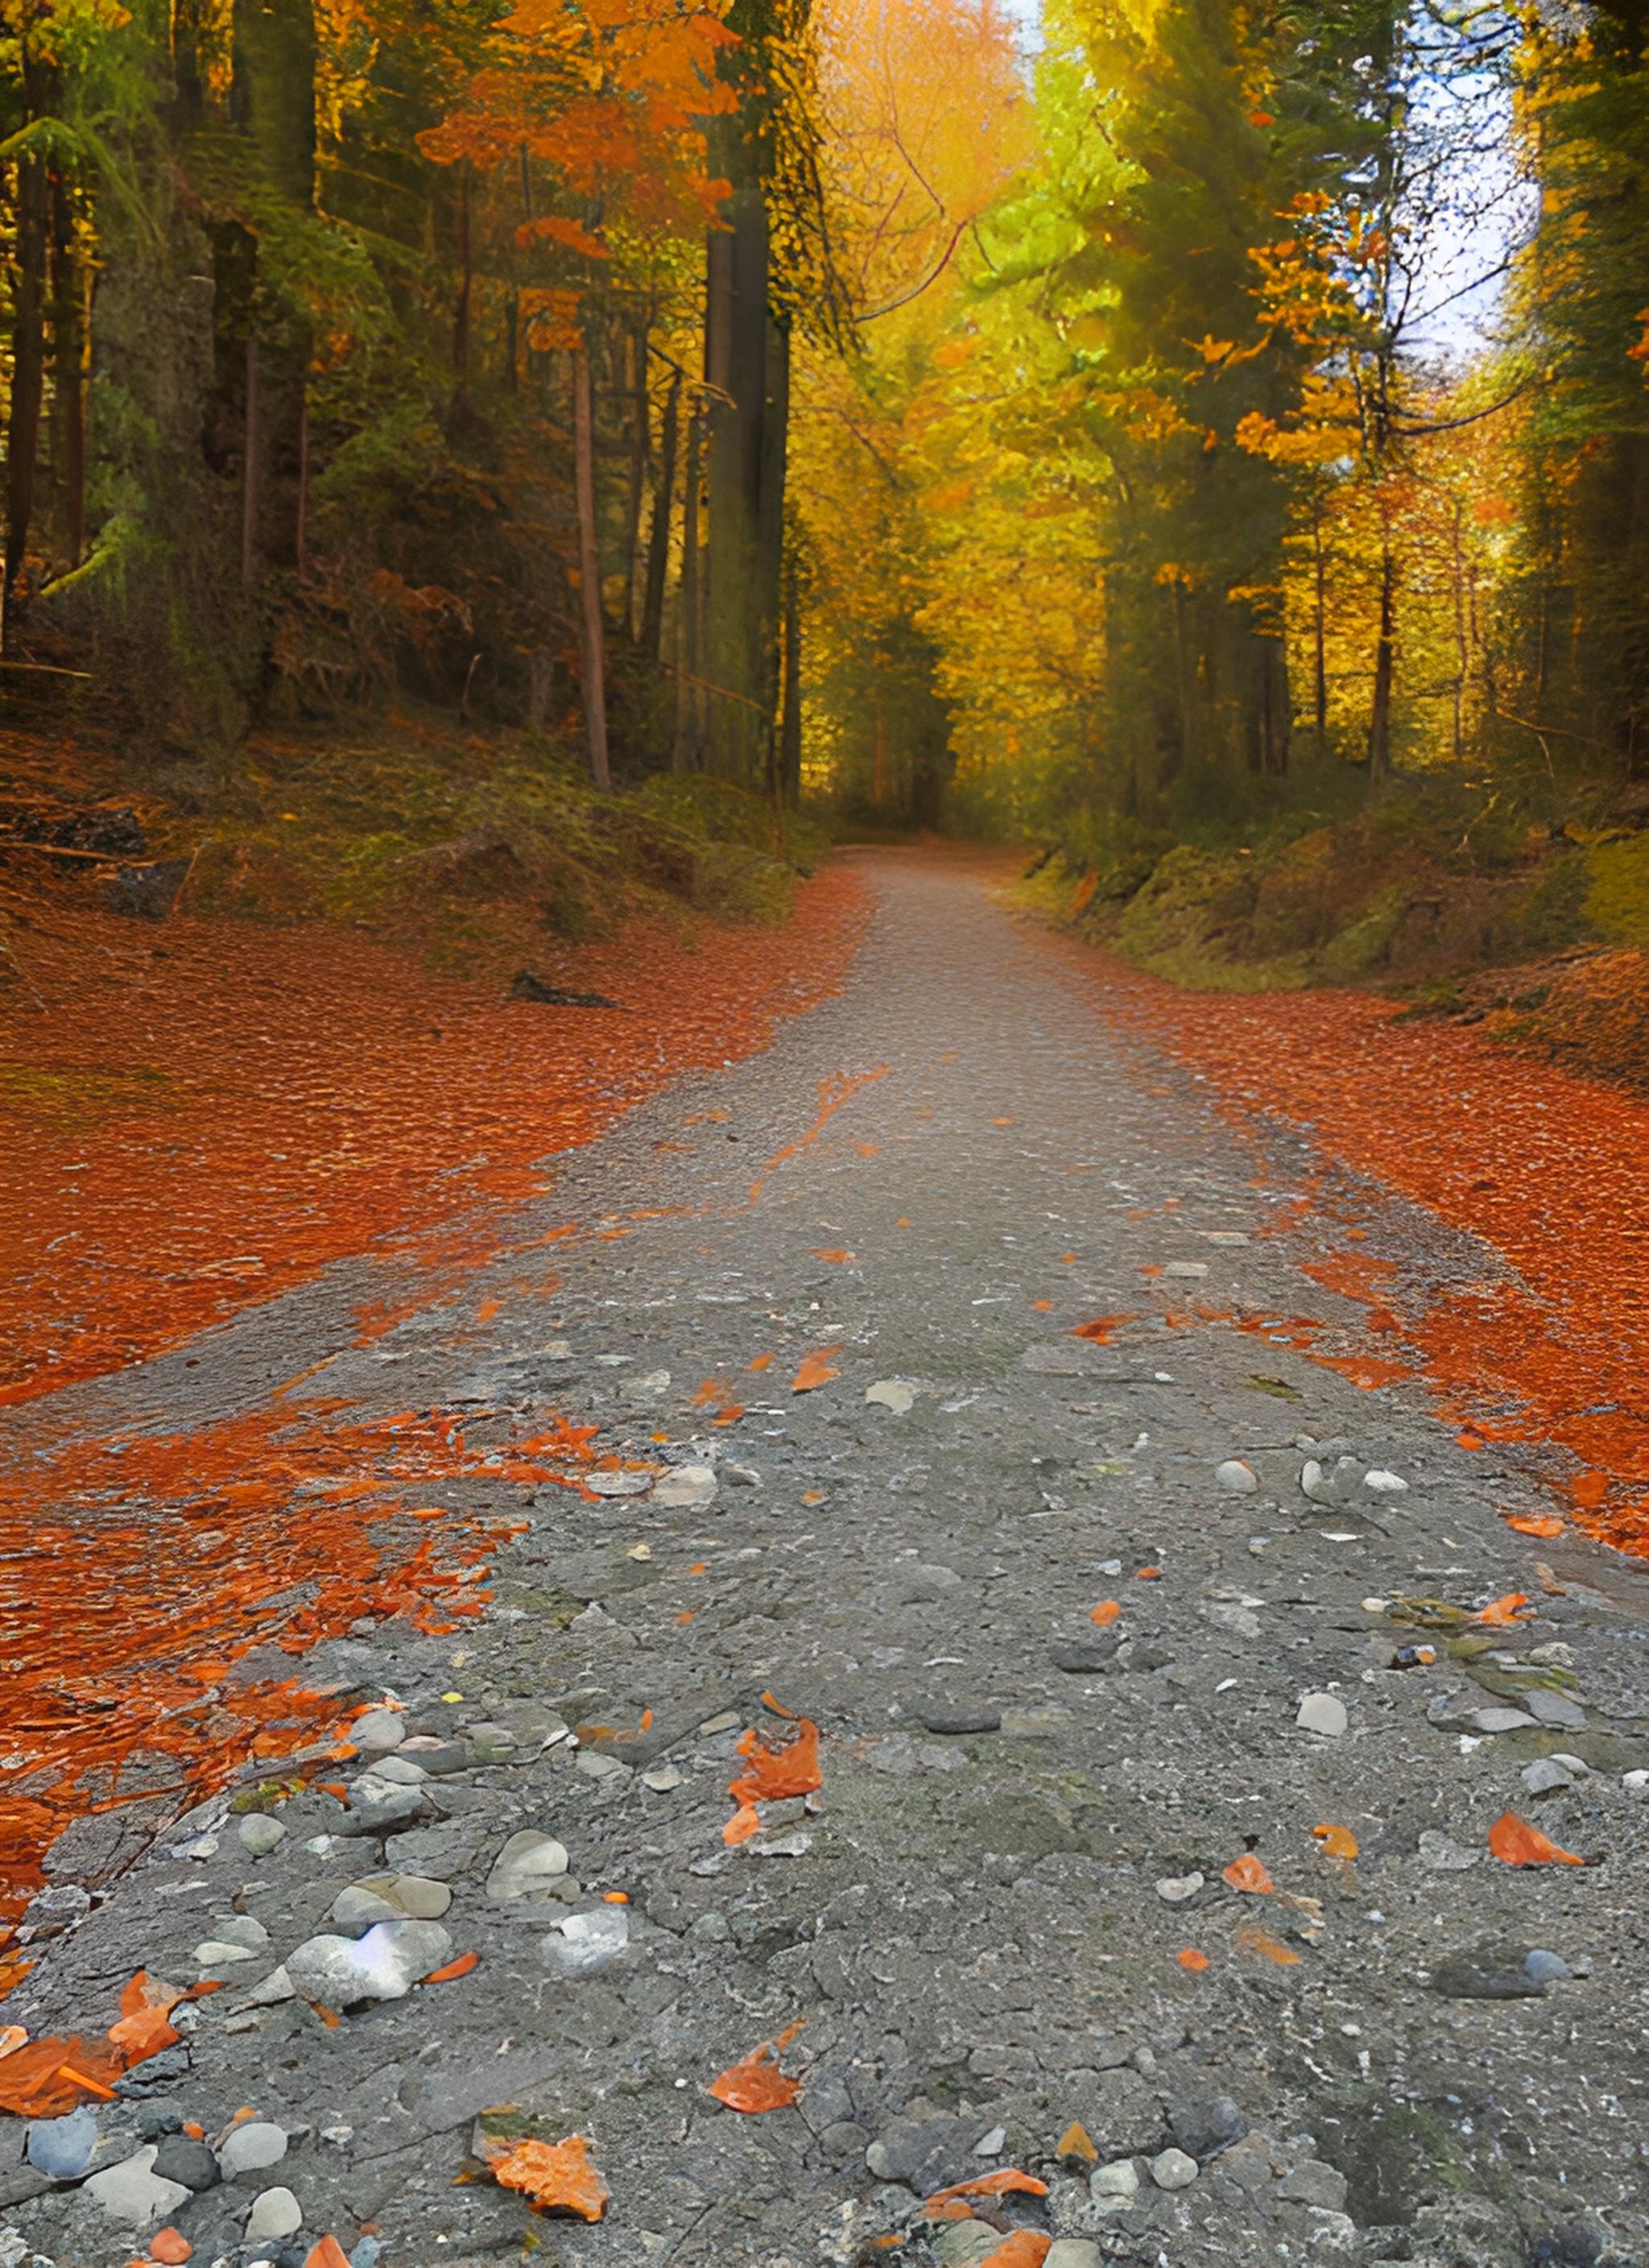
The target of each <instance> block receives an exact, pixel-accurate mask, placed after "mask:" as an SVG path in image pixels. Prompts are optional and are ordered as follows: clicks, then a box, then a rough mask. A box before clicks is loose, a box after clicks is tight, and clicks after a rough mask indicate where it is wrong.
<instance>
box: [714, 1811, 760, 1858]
mask: <svg viewBox="0 0 1649 2268" xmlns="http://www.w3.org/2000/svg"><path fill="white" fill-rule="evenodd" d="M761 1832H762V1815H761V1813H760V1812H759V1811H758V1810H757V1809H756V1808H755V1804H754V1803H741V1804H740V1806H739V1808H738V1810H737V1811H735V1812H734V1814H733V1815H732V1818H731V1819H730V1820H729V1821H728V1822H727V1824H726V1825H725V1827H724V1828H723V1829H722V1830H721V1839H722V1841H723V1842H724V1843H725V1845H727V1847H728V1849H729V1850H730V1851H731V1850H734V1849H736V1848H737V1846H738V1845H740V1843H747V1842H748V1841H749V1840H750V1837H752V1836H753V1835H759V1834H760V1833H761Z"/></svg>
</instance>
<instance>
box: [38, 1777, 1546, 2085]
mask: <svg viewBox="0 0 1649 2268" xmlns="http://www.w3.org/2000/svg"><path fill="white" fill-rule="evenodd" d="M1489 1848H1490V1850H1491V1852H1493V1854H1494V1856H1495V1857H1496V1858H1497V1859H1499V1861H1500V1863H1501V1865H1502V1866H1505V1867H1584V1866H1585V1864H1586V1860H1585V1859H1578V1858H1576V1856H1575V1854H1574V1852H1572V1851H1564V1850H1561V1849H1559V1847H1558V1845H1557V1844H1556V1843H1553V1842H1551V1841H1550V1840H1549V1839H1548V1837H1546V1836H1544V1835H1542V1833H1541V1831H1540V1830H1539V1828H1538V1827H1531V1826H1530V1825H1529V1823H1528V1820H1527V1819H1520V1818H1519V1817H1518V1815H1517V1814H1516V1812H1515V1811H1503V1812H1502V1813H1501V1815H1500V1816H1499V1817H1498V1819H1497V1820H1496V1821H1495V1823H1494V1825H1493V1826H1492V1827H1491V1829H1490V1830H1489ZM4 2068H5V2066H4V2065H3V2064H0V2073H4Z"/></svg>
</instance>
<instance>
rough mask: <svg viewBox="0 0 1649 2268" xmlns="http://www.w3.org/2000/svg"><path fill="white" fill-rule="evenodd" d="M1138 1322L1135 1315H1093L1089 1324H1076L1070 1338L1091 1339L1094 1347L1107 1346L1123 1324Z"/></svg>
mask: <svg viewBox="0 0 1649 2268" xmlns="http://www.w3.org/2000/svg"><path fill="white" fill-rule="evenodd" d="M1138 1321H1139V1318H1138V1316H1137V1315H1095V1317H1094V1318H1093V1322H1091V1323H1078V1325H1077V1327H1076V1329H1075V1330H1073V1331H1072V1332H1071V1337H1072V1338H1073V1339H1092V1341H1093V1344H1094V1345H1095V1346H1109V1344H1110V1343H1111V1340H1112V1338H1113V1337H1114V1336H1115V1333H1116V1332H1118V1331H1120V1330H1121V1329H1122V1328H1123V1324H1124V1323H1137V1322H1138Z"/></svg>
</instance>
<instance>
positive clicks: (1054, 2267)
mask: <svg viewBox="0 0 1649 2268" xmlns="http://www.w3.org/2000/svg"><path fill="white" fill-rule="evenodd" d="M1042 2268H1105V2256H1104V2254H1103V2253H1102V2252H1101V2250H1100V2248H1099V2246H1098V2245H1097V2244H1094V2243H1092V2242H1090V2241H1089V2240H1088V2238H1086V2236H1060V2237H1056V2239H1055V2240H1054V2242H1053V2243H1051V2244H1050V2245H1049V2248H1048V2250H1047V2251H1046V2252H1045V2253H1043V2255H1042Z"/></svg>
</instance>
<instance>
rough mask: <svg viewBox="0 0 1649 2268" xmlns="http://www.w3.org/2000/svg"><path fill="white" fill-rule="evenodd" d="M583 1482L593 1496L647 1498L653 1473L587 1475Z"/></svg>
mask: <svg viewBox="0 0 1649 2268" xmlns="http://www.w3.org/2000/svg"><path fill="white" fill-rule="evenodd" d="M583 1480H584V1484H585V1488H587V1489H588V1490H589V1491H590V1493H591V1495H592V1496H645V1495H646V1493H647V1491H648V1490H649V1489H650V1488H651V1487H652V1474H651V1473H585V1475H584V1476H583Z"/></svg>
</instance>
